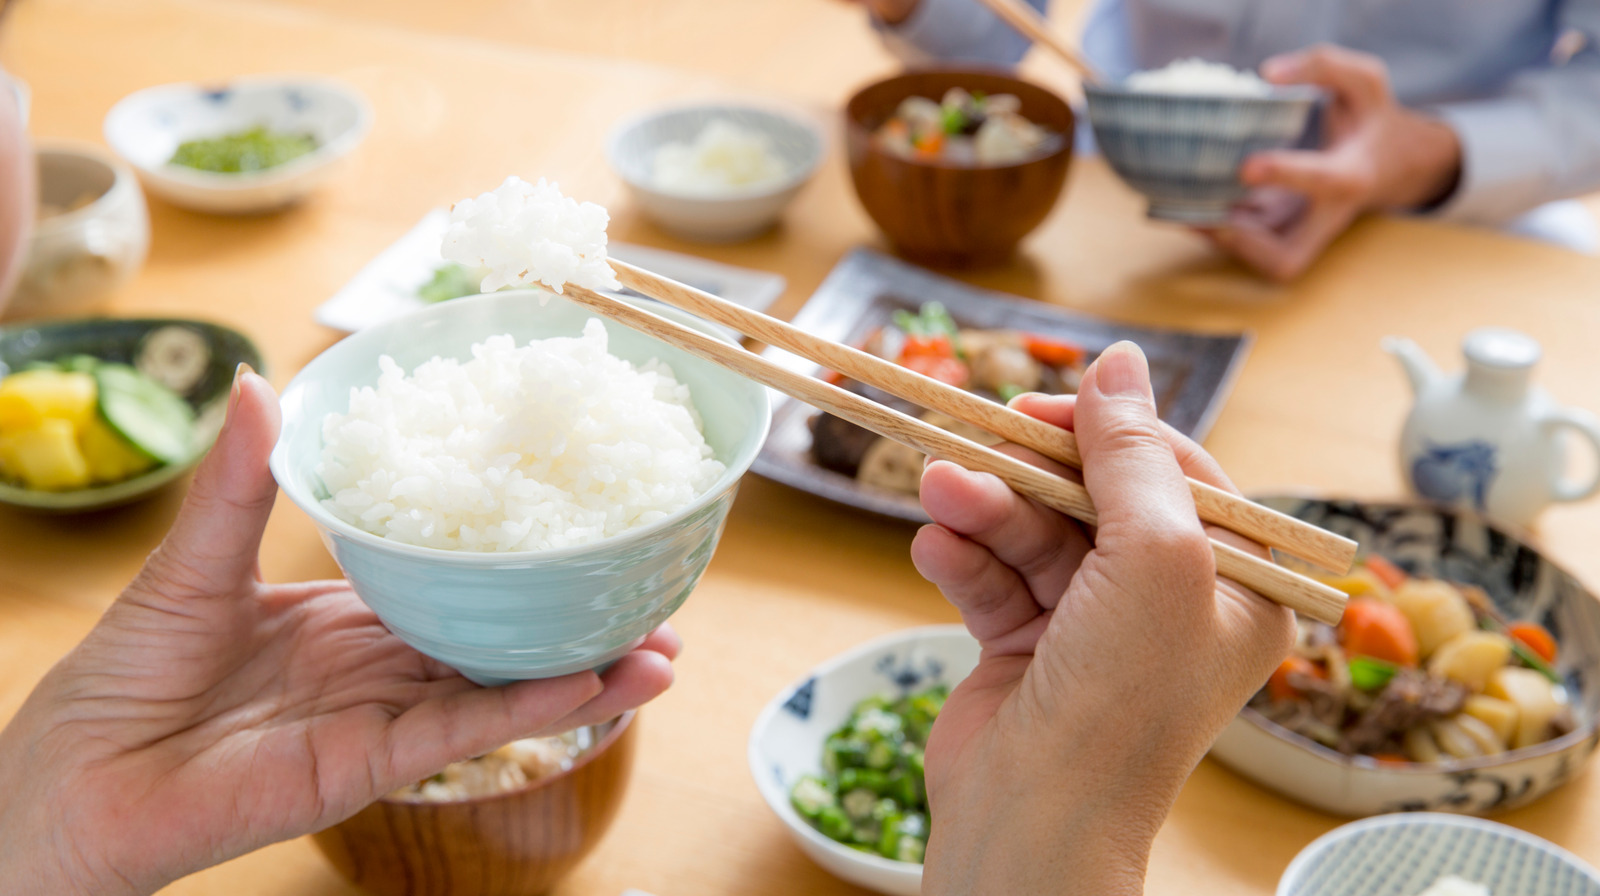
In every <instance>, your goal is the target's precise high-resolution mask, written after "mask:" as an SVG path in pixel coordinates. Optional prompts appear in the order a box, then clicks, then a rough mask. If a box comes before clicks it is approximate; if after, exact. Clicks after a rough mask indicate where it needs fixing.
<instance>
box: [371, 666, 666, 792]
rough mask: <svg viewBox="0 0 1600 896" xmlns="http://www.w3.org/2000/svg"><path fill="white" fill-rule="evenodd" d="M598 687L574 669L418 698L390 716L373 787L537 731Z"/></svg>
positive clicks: (375, 760) (595, 679)
mask: <svg viewBox="0 0 1600 896" xmlns="http://www.w3.org/2000/svg"><path fill="white" fill-rule="evenodd" d="M652 655H653V656H654V654H652ZM658 659H659V657H658ZM662 662H665V660H662ZM603 688H604V685H603V684H602V683H601V680H600V677H599V676H597V675H595V674H594V673H593V672H578V673H575V674H572V675H565V676H562V677H561V678H545V679H540V680H538V681H521V682H517V683H515V684H511V685H507V686H505V687H498V688H479V687H474V688H465V689H462V690H452V691H451V692H449V693H445V694H442V695H439V696H435V697H431V698H429V699H427V700H423V701H422V702H420V703H418V704H416V705H415V706H412V707H411V708H410V709H407V710H406V711H405V712H402V713H401V714H400V715H398V716H396V717H395V718H394V720H393V721H392V722H390V723H389V726H388V728H387V729H386V730H385V732H384V735H383V738H382V739H381V741H380V742H379V743H378V744H377V746H376V748H375V749H374V750H373V753H372V759H371V762H372V764H373V768H374V775H373V777H374V778H375V779H376V780H377V787H376V790H377V792H378V793H384V792H387V791H388V790H391V789H393V788H394V787H398V786H399V785H400V784H402V783H405V782H407V781H416V780H418V779H420V778H423V777H425V776H427V775H431V774H433V773H435V772H437V771H438V770H439V769H441V768H444V767H445V766H446V765H448V764H450V763H452V762H457V761H460V760H462V759H467V758H469V757H472V756H480V755H482V754H484V753H487V752H489V751H490V750H494V749H496V748H498V747H501V746H503V745H505V744H507V743H509V742H511V741H513V740H516V739H517V738H520V737H527V736H528V735H529V734H531V733H533V732H536V731H542V730H544V729H545V728H547V727H549V726H550V725H551V724H552V723H554V722H555V721H557V720H558V719H561V718H563V717H565V716H567V715H569V714H570V713H572V712H574V711H575V710H577V709H578V708H579V707H581V706H583V705H584V704H585V703H588V702H590V701H591V700H593V699H594V698H595V697H597V696H598V695H599V694H600V693H601V692H602V690H603Z"/></svg>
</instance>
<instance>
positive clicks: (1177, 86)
mask: <svg viewBox="0 0 1600 896" xmlns="http://www.w3.org/2000/svg"><path fill="white" fill-rule="evenodd" d="M1122 83H1123V86H1124V87H1127V88H1128V89H1129V90H1132V91H1135V92H1138V93H1162V94H1171V95H1178V96H1221V97H1265V96H1270V95H1271V94H1272V85H1271V84H1270V83H1268V82H1267V81H1265V80H1263V79H1262V78H1261V76H1260V75H1257V74H1256V73H1255V72H1252V71H1241V70H1238V69H1235V68H1234V67H1233V66H1231V65H1228V64H1227V63H1225V62H1210V61H1208V60H1205V59H1179V60H1176V61H1174V62H1171V63H1168V64H1167V65H1165V66H1163V67H1161V68H1158V69H1150V70H1148V71H1139V72H1134V73H1133V74H1131V75H1129V76H1128V77H1127V78H1126V79H1125V80H1124V81H1123V82H1122Z"/></svg>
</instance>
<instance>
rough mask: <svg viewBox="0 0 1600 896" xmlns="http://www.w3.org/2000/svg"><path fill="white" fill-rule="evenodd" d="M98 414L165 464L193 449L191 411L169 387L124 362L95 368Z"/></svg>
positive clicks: (179, 460)
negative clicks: (98, 395)
mask: <svg viewBox="0 0 1600 896" xmlns="http://www.w3.org/2000/svg"><path fill="white" fill-rule="evenodd" d="M94 378H95V383H96V384H97V385H98V386H99V387H100V415H101V416H102V417H104V418H105V420H106V422H107V423H109V424H110V425H111V428H112V429H114V430H116V431H117V433H118V434H119V435H121V436H122V437H123V438H125V439H127V440H128V442H129V443H131V444H132V445H133V446H134V447H135V448H138V449H139V450H140V451H143V452H144V453H146V454H148V455H150V456H151V457H153V458H155V459H156V460H158V461H161V462H162V463H166V464H178V463H183V462H184V461H187V460H188V459H189V457H190V455H191V453H192V451H193V447H192V444H193V434H194V411H193V410H192V409H191V408H190V407H189V405H188V403H187V402H185V401H184V400H183V399H182V398H179V397H178V396H177V394H176V393H174V392H173V391H172V390H171V389H168V388H167V387H165V386H163V385H161V384H160V383H157V382H155V381H154V380H152V379H150V378H149V377H147V376H145V375H144V374H142V373H140V372H139V371H137V370H134V369H133V368H132V367H129V366H127V365H126V364H100V365H98V366H96V367H95V368H94Z"/></svg>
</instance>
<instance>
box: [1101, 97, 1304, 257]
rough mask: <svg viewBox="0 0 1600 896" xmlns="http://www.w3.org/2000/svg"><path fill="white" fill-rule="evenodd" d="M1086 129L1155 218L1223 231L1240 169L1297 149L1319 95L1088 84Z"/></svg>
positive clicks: (1240, 189) (1237, 192)
mask: <svg viewBox="0 0 1600 896" xmlns="http://www.w3.org/2000/svg"><path fill="white" fill-rule="evenodd" d="M1084 93H1085V94H1086V95H1087V96H1088V100H1089V124H1090V126H1091V127H1092V128H1093V129H1094V137H1095V141H1096V142H1097V143H1098V144H1099V145H1100V151H1101V152H1102V153H1103V154H1104V155H1105V157H1106V161H1108V162H1109V163H1110V164H1111V168H1112V170H1114V171H1116V172H1117V175H1118V176H1119V177H1121V178H1122V179H1123V180H1124V181H1126V182H1127V184H1128V186H1130V187H1133V188H1134V189H1135V190H1137V191H1139V192H1140V193H1142V194H1144V196H1145V197H1146V198H1148V199H1149V200H1150V209H1149V214H1150V217H1152V218H1157V219H1161V220H1165V221H1177V222H1182V223H1185V224H1197V225H1204V224H1220V223H1222V222H1223V221H1225V220H1226V219H1227V215H1228V207H1229V206H1230V205H1231V204H1232V203H1234V202H1236V201H1238V200H1239V199H1240V198H1242V197H1243V196H1244V194H1245V187H1244V185H1243V184H1241V183H1240V182H1239V166H1240V164H1242V163H1243V162H1244V159H1245V157H1246V156H1248V155H1250V154H1251V153H1254V152H1259V151H1261V150H1265V149H1280V148H1283V147H1288V146H1294V145H1295V144H1296V143H1298V142H1299V141H1300V139H1301V137H1302V135H1304V133H1305V131H1306V125H1307V122H1308V121H1309V119H1310V118H1311V110H1312V109H1313V108H1314V107H1315V106H1316V105H1317V102H1318V100H1319V99H1320V98H1321V97H1322V92H1321V91H1319V90H1317V89H1316V88H1311V87H1276V88H1273V91H1272V95H1271V96H1267V97H1221V96H1194V95H1179V94H1163V93H1151V92H1143V91H1135V90H1130V89H1128V88H1126V87H1118V86H1106V85H1095V84H1090V85H1085V87H1084Z"/></svg>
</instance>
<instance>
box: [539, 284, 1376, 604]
mask: <svg viewBox="0 0 1600 896" xmlns="http://www.w3.org/2000/svg"><path fill="white" fill-rule="evenodd" d="M611 267H612V269H613V270H615V271H616V274H617V279H618V280H620V281H621V282H622V284H623V285H624V286H627V287H630V288H631V289H633V290H635V291H637V292H640V293H642V294H644V295H646V296H650V297H651V298H654V299H658V300H660V301H662V302H665V303H666V304H668V305H672V306H675V307H677V308H681V309H683V310H684V311H687V312H689V313H691V314H695V315H698V316H700V317H703V318H706V319H708V320H711V321H715V322H717V323H720V324H723V325H725V326H728V327H731V328H733V329H735V330H737V331H739V332H741V333H744V334H745V335H747V336H750V337H752V338H754V339H758V340H760V341H761V342H764V343H767V344H768V345H774V346H777V347H779V348H782V349H786V350H788V351H791V352H794V353H795V354H797V355H801V356H803V357H806V358H810V359H811V360H813V361H816V362H817V363H818V364H821V365H823V366H824V367H826V368H828V369H830V370H836V371H838V372H840V373H842V374H844V375H846V376H849V377H851V378H853V379H856V380H858V381H860V382H863V383H868V384H871V385H873V386H876V387H878V388H880V389H883V390H884V391H886V392H889V393H891V394H894V395H897V396H899V397H901V398H904V399H906V400H908V401H911V402H914V403H916V404H918V405H920V406H922V407H926V408H931V409H933V410H937V411H942V412H944V413H945V414H948V415H950V416H951V417H954V418H956V419H958V420H965V421H967V422H968V423H972V424H974V425H976V426H979V427H981V428H983V429H985V430H987V431H989V432H992V433H994V434H995V435H997V436H1000V437H1002V438H1004V439H1007V440H1009V441H1011V442H1014V443H1016V444H1018V445H1022V446H1024V447H1027V448H1031V449H1033V450H1034V451H1037V452H1039V453H1040V454H1042V455H1044V456H1046V457H1050V458H1053V459H1055V460H1057V461H1060V462H1062V463H1065V464H1068V465H1069V466H1072V467H1079V468H1081V467H1082V465H1083V459H1082V457H1081V456H1080V455H1079V453H1078V444H1077V440H1076V438H1075V437H1074V436H1073V434H1072V433H1070V432H1068V431H1066V430H1064V429H1060V428H1057V427H1054V426H1051V425H1049V424H1047V423H1044V422H1042V421H1040V420H1035V419H1034V418H1032V417H1029V416H1027V415H1026V414H1022V413H1019V412H1017V411H1013V410H1011V409H1010V408H1008V407H1005V406H1004V405H1000V404H996V403H994V402H992V401H989V400H987V399H984V398H981V397H979V396H977V395H974V394H972V393H970V392H967V391H965V390H962V389H958V388H955V387H953V386H948V385H946V384H944V383H941V382H939V381H938V380H935V379H932V378H930V377H926V376H923V375H922V374H920V373H916V372H914V371H911V370H908V369H906V368H904V367H901V366H900V365H898V364H895V363H893V362H890V361H886V360H884V359H882V358H879V357H876V356H874V355H870V354H868V353H866V352H863V351H861V350H859V349H855V348H851V347H850V346H847V345H840V344H839V343H836V342H830V341H828V340H826V339H822V338H820V337H817V336H813V335H811V334H809V333H807V332H805V331H804V330H801V329H799V328H797V327H795V326H793V325H791V324H787V323H784V322H783V321H780V320H777V319H776V318H772V317H768V316H767V315H765V314H761V313H760V312H757V311H751V310H749V309H747V308H743V307H741V306H739V305H735V304H733V303H732V302H728V301H726V300H724V299H720V298H718V297H716V296H714V295H711V294H710V293H707V292H702V291H701V290H698V289H695V288H693V287H691V286H686V285H684V284H682V283H679V282H677V281H675V280H669V279H667V278H665V277H660V276H657V275H655V274H652V273H650V272H649V271H645V270H642V269H640V268H637V267H634V266H633V265H630V264H626V263H624V262H620V261H616V260H614V259H613V260H612V261H611ZM563 295H564V296H565V297H567V298H569V299H571V300H572V301H574V302H576V303H577V304H579V305H582V306H583V307H585V308H588V309H589V310H591V311H594V312H595V313H597V314H600V315H603V316H605V317H608V318H611V319H613V320H616V321H618V322H620V323H622V324H625V325H627V326H629V327H632V328H633V329H636V330H639V331H641V332H644V333H647V334H649V335H651V336H654V337H655V338H657V339H660V340H661V341H663V342H666V343H668V344H670V345H674V346H677V347H678V348H681V349H683V350H684V351H687V352H689V353H691V354H694V355H698V356H699V357H701V358H704V359H706V360H708V361H710V362H712V363H714V364H718V365H720V366H722V367H726V368H728V369H729V370H732V371H734V372H735V373H739V374H741V375H743V376H745V377H747V378H749V379H752V380H754V381H756V382H758V383H761V384H763V385H765V386H769V387H771V388H773V389H777V390H778V391H780V392H783V393H786V394H788V395H791V396H793V397H795V398H797V399H799V400H801V401H803V402H806V403H807V404H810V405H812V406H814V407H818V408H821V409H822V410H824V411H827V412H828V413H830V414H833V415H835V416H837V417H840V418H843V419H845V420H848V421H850V422H851V423H854V424H856V425H858V426H861V427H864V428H866V429H869V430H871V431H873V432H875V433H877V434H878V435H880V436H883V437H885V438H889V439H893V440H895V441H897V442H900V443H902V444H905V445H909V446H910V447H912V448H915V449H916V450H918V451H920V452H922V453H923V454H927V455H930V456H932V457H937V458H942V459H944V460H949V461H953V462H955V463H958V464H960V465H962V466H964V467H966V468H967V469H969V470H977V471H982V472H987V473H992V474H994V475H995V476H997V477H999V478H1000V479H1001V481H1003V482H1005V483H1006V484H1007V485H1009V486H1010V487H1011V488H1012V489H1013V490H1014V491H1016V492H1018V493H1019V494H1022V495H1026V496H1028V497H1030V498H1033V499H1034V500H1036V501H1038V502H1039V503H1041V504H1044V505H1045V506H1047V507H1051V508H1053V509H1055V510H1058V511H1060V512H1061V513H1064V514H1066V515H1068V516H1070V517H1072V518H1073V519H1076V520H1080V521H1082V522H1084V523H1087V524H1089V525H1091V526H1092V525H1095V523H1096V516H1095V509H1094V502H1093V501H1092V500H1091V499H1090V497H1089V492H1088V490H1087V489H1085V488H1084V487H1083V486H1082V485H1080V484H1078V483H1076V482H1073V481H1071V480H1068V479H1063V478H1061V477H1060V476H1056V475H1054V474H1051V473H1048V472H1046V471H1044V470H1042V469H1040V468H1038V467H1035V466H1032V465H1031V464H1027V463H1024V462H1023V461H1020V460H1017V459H1016V458H1013V457H1010V456H1008V455H1006V454H1002V453H1000V452H999V451H996V450H994V449H993V448H989V447H986V446H984V445H980V444H978V443H977V442H973V441H971V440H969V439H965V438H962V437H961V436H958V435H955V434H953V433H950V432H946V431H945V430H942V429H939V428H938V427H936V426H933V425H931V424H928V423H925V422H923V421H921V420H918V419H917V418H915V417H912V416H909V415H907V414H902V413H900V412H898V411H895V410H893V409H891V408H888V407H885V406H883V405H881V404H879V403H877V402H875V401H872V400H871V399H867V398H863V397H861V396H859V395H856V394H854V393H852V392H848V391H846V390H844V389H841V388H839V387H838V386H835V385H833V384H831V383H827V382H824V381H822V380H819V379H816V378H814V377H809V376H806V375H804V374H801V373H796V372H795V371H792V370H788V369H786V368H784V367H782V366H779V365H778V364H775V363H774V362H772V361H770V360H768V359H766V358H764V357H762V356H760V355H758V354H755V353H754V352H751V351H749V350H747V349H745V348H743V347H741V346H737V345H732V344H729V343H727V342H723V341H722V340H719V339H716V338H715V337H712V336H708V335H706V334H704V333H701V332H700V331H698V330H694V329H691V328H689V327H686V326H683V325H682V324H679V323H676V322H674V321H670V320H667V319H665V318H663V317H660V316H658V315H655V314H652V313H650V312H649V311H645V310H643V309H640V308H637V307H635V306H633V305H629V304H627V303H626V302H623V301H620V300H618V299H614V298H612V297H610V296H606V295H602V294H601V293H598V292H594V291H593V290H589V289H586V288H584V287H580V286H575V285H573V284H567V286H566V287H565V290H564V292H563ZM1189 488H1190V492H1191V494H1192V495H1193V496H1194V501H1195V508H1196V510H1197V512H1198V514H1199V516H1200V518H1201V519H1203V520H1205V521H1207V522H1210V523H1214V524H1216V525H1219V526H1222V527H1224V528H1227V529H1231V530H1233V531H1234V532H1237V533H1239V534H1240V535H1243V536H1245V537H1247V538H1250V539H1252V540H1254V541H1257V542H1260V543H1262V544H1265V545H1268V546H1271V547H1276V548H1278V549H1280V550H1283V551H1285V552H1287V553H1290V554H1293V555H1295V556H1297V557H1300V558H1302V559H1305V560H1309V561H1311V562H1312V563H1315V564H1317V565H1318V566H1322V567H1325V568H1327V569H1329V570H1331V571H1334V572H1339V573H1343V572H1345V571H1347V570H1348V569H1349V568H1350V565H1351V563H1352V562H1353V561H1354V559H1355V553H1356V544H1355V542H1353V541H1350V540H1349V539H1347V538H1343V537H1340V536H1338V535H1335V534H1333V533H1331V532H1326V531H1323V530H1322V529H1319V528H1317V527H1315V526H1312V525H1310V524H1309V523H1305V522H1302V521H1301V520H1297V519H1295V518H1293V517H1291V516H1288V515H1286V514H1282V513H1278V512H1277V511H1273V510H1269V509H1267V508H1265V507H1262V506H1260V505H1259V504H1255V503H1252V502H1250V501H1247V500H1245V499H1243V498H1240V497H1238V496H1237V495H1233V494H1231V493H1229V492H1225V491H1222V490H1221V489H1218V488H1214V487H1212V486H1210V485H1207V484H1205V483H1203V482H1196V481H1195V480H1193V479H1191V480H1189ZM1211 546H1212V550H1213V553H1214V554H1215V556H1216V563H1217V573H1218V574H1219V575H1223V576H1226V577H1228V578H1230V579H1233V580H1234V581H1236V582H1238V583H1239V584H1241V585H1244V586H1245V587H1248V588H1251V589H1253V590H1255V591H1257V592H1259V593H1260V594H1262V595H1264V596H1266V597H1268V598H1271V599H1272V600H1275V601H1277V602H1278V603H1280V604H1283V605H1284V606H1287V607H1290V608H1291V609H1294V610H1296V611H1298V612H1299V613H1301V614H1303V615H1305V616H1308V617H1310V618H1312V619H1318V620H1321V621H1323V622H1328V623H1330V624H1332V623H1337V622H1338V621H1339V618H1340V616H1341V615H1343V613H1344V604H1345V601H1346V597H1345V594H1344V593H1343V592H1341V591H1338V590H1336V589H1334V588H1330V587H1328V586H1327V585H1324V584H1322V583H1320V582H1317V581H1315V580H1313V579H1310V578H1307V577H1305V576H1301V575H1298V574H1296V573H1294V572H1291V571H1290V570H1288V569H1285V568H1283V567H1281V566H1278V565H1276V564H1274V563H1272V562H1270V561H1267V560H1263V559H1261V558H1259V557H1256V556H1254V555H1252V554H1248V553H1246V552H1244V551H1241V550H1239V549H1237V548H1234V547H1232V546H1230V545H1226V544H1223V543H1221V542H1219V541H1217V540H1216V539H1212V541H1211Z"/></svg>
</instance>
